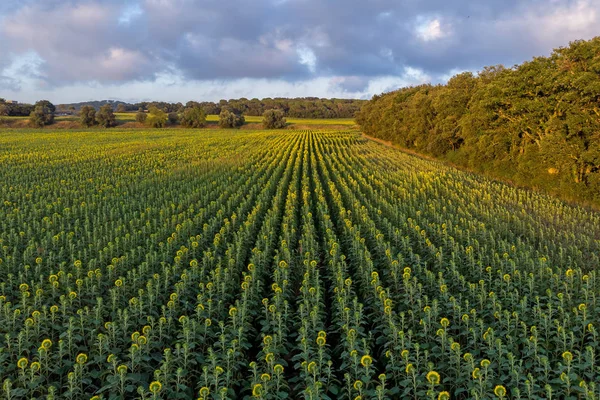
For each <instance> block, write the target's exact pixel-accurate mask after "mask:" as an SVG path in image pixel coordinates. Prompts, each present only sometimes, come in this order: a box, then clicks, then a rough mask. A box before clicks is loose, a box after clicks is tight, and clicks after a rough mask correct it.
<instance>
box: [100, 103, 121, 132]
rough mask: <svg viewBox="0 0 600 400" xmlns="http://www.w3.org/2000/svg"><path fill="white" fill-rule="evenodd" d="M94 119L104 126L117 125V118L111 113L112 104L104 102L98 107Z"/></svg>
mask: <svg viewBox="0 0 600 400" xmlns="http://www.w3.org/2000/svg"><path fill="white" fill-rule="evenodd" d="M96 120H97V121H98V125H100V126H102V127H104V128H112V127H113V126H117V118H116V117H115V114H114V113H113V109H112V105H110V104H105V105H103V106H102V107H100V110H99V111H98V113H97V114H96Z"/></svg>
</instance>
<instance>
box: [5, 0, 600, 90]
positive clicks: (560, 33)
mask: <svg viewBox="0 0 600 400" xmlns="http://www.w3.org/2000/svg"><path fill="white" fill-rule="evenodd" d="M599 22H600V0H490V1H485V2H481V1H474V0H457V1H455V2H448V1H444V0H431V1H427V2H423V1H418V0H406V1H403V2H390V1H385V0H373V1H369V2H365V1H364V0H331V1H320V0H227V1H217V0H127V1H123V0H19V1H17V0H3V1H2V2H0V71H4V70H6V68H8V66H9V65H11V63H14V62H15V60H16V59H19V57H24V59H26V58H27V57H28V56H27V55H28V54H29V55H31V54H35V55H36V57H38V58H39V59H38V61H39V62H37V64H36V68H37V72H36V75H37V77H35V78H32V77H19V76H15V75H14V73H12V72H10V71H9V72H10V74H8V75H7V73H5V72H0V76H2V78H0V85H2V86H3V87H5V88H8V87H10V88H11V89H12V90H14V91H15V92H14V93H15V94H16V95H19V93H18V90H21V91H22V94H21V96H22V97H26V96H30V97H35V96H37V95H39V93H36V92H35V91H36V90H38V91H40V90H43V91H47V92H48V93H47V94H52V93H55V94H56V96H57V97H59V96H67V94H66V92H65V91H64V90H63V88H66V87H70V88H80V89H81V90H82V92H81V96H83V93H89V90H88V89H86V88H91V89H93V90H94V91H95V92H94V93H97V95H96V96H97V97H110V94H111V93H114V92H119V93H121V91H119V90H118V88H119V87H128V88H130V89H131V90H134V92H131V93H132V94H130V95H131V96H133V97H134V98H137V97H136V96H138V95H139V98H141V97H142V96H145V95H146V93H148V91H149V90H151V89H152V85H156V86H155V87H156V88H157V89H155V95H154V97H155V98H157V99H159V98H161V96H164V97H165V98H166V97H167V94H166V93H165V92H162V91H161V90H159V89H158V88H159V87H161V86H160V85H158V83H159V82H164V79H165V78H164V77H165V76H172V77H174V78H173V79H171V81H172V84H173V85H175V86H172V87H179V88H183V87H184V86H192V87H196V88H201V86H202V85H207V86H208V87H210V88H217V87H220V88H221V89H214V90H215V93H220V95H219V96H220V97H234V96H236V95H237V94H239V93H242V92H243V93H246V95H247V97H248V96H249V97H257V96H258V93H265V95H267V96H269V93H273V95H274V94H275V93H279V94H281V93H282V92H286V93H288V92H289V93H290V95H294V93H296V94H298V95H300V94H303V93H305V90H307V89H308V88H310V90H315V91H316V93H324V94H330V95H345V96H349V95H358V96H367V95H368V93H367V92H368V91H372V92H371V94H373V93H376V92H375V91H376V90H379V89H382V90H383V89H386V88H388V87H390V88H392V89H393V88H394V87H393V85H396V84H398V85H400V84H404V83H406V82H417V81H418V82H420V81H421V80H422V79H425V78H426V79H430V80H432V81H434V82H436V81H442V80H445V79H447V76H449V74H450V72H451V71H464V70H471V71H477V70H479V69H481V68H482V67H483V66H485V65H493V64H499V63H502V64H506V65H512V64H514V63H520V62H522V61H524V60H527V59H530V58H531V57H533V56H537V55H547V54H549V53H550V52H551V50H552V48H556V47H558V46H564V45H567V44H568V41H570V40H576V39H589V38H591V37H593V36H594V35H597V34H598V33H597V26H598V24H599ZM13 69H14V68H13ZM11 71H12V70H11ZM411 71H412V72H411ZM411 73H412V74H416V75H415V76H413V77H412V78H410V79H408V77H410V74H411ZM317 83H320V84H321V83H322V84H323V85H324V86H323V87H322V88H317V87H316V86H315V85H316V84H317ZM144 85H146V86H144ZM245 85H247V86H248V88H249V89H248V90H246V86H245ZM257 85H262V86H261V87H258V86H257ZM146 87H148V88H149V89H145V88H146ZM135 90H137V91H139V94H138V95H136V92H135ZM211 90H212V89H211ZM252 91H254V92H256V93H257V94H256V95H253V94H252V93H251V92H252ZM167 93H171V92H167ZM184 93H187V92H185V91H184ZM197 93H198V97H196V98H198V99H201V97H199V96H200V95H202V96H212V94H211V93H212V92H210V91H206V90H199V91H198V92H197ZM316 93H315V95H316ZM77 95H78V94H77V93H75V94H74V95H68V97H69V98H72V97H73V96H77ZM307 95H310V93H307ZM150 97H152V96H150Z"/></svg>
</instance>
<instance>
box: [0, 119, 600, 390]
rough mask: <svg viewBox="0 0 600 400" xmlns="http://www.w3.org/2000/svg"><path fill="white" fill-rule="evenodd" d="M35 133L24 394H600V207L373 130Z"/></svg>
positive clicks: (7, 219)
mask: <svg viewBox="0 0 600 400" xmlns="http://www.w3.org/2000/svg"><path fill="white" fill-rule="evenodd" d="M24 133H25V134H22V135H15V134H14V132H13V131H0V160H2V162H0V181H1V182H2V185H0V199H1V203H0V382H2V389H1V390H2V397H3V398H6V399H12V400H20V399H33V398H35V399H48V398H55V399H91V398H93V399H94V400H96V399H98V398H104V399H138V398H139V399H195V398H200V399H244V398H251V397H252V398H257V399H285V398H288V399H302V398H307V397H308V398H313V399H325V400H327V399H340V400H347V399H356V398H357V397H358V398H362V399H385V400H395V399H434V400H435V399H448V398H451V399H496V398H498V399H519V398H520V399H549V398H553V399H569V400H571V399H598V398H600V385H599V384H598V382H600V370H599V368H598V354H600V337H599V335H598V330H597V328H599V327H600V302H599V299H598V297H597V296H598V294H599V293H600V273H599V271H598V265H599V263H600V214H598V213H595V212H591V211H588V210H586V209H584V208H581V207H575V206H569V205H567V204H565V203H562V202H561V201H559V200H557V199H554V198H551V197H548V196H545V195H541V194H538V193H535V192H531V191H524V190H521V189H517V188H515V187H512V186H508V185H505V184H501V183H498V182H493V181H490V180H487V179H484V178H482V177H481V176H478V175H475V174H471V173H464V172H461V171H457V170H456V169H453V168H451V167H449V166H447V165H445V164H443V163H440V162H435V161H428V160H423V159H421V158H417V157H414V156H410V155H407V154H405V153H403V152H400V151H397V150H394V149H392V148H389V147H386V146H382V145H379V144H377V143H374V142H373V141H369V140H366V139H364V138H362V137H361V136H360V135H359V134H358V132H335V131H328V132H312V131H289V130H286V131H281V132H277V133H274V132H273V131H227V132H224V131H223V130H206V131H203V134H201V135H199V134H198V131H197V130H186V129H180V130H176V131H174V130H171V131H169V132H164V131H151V130H147V131H146V132H144V131H131V130H119V129H115V130H112V131H111V132H105V131H99V130H90V131H87V132H86V131H83V132H81V131H78V132H70V131H62V132H61V133H60V134H56V132H54V131H49V132H48V131H37V130H31V131H28V132H24ZM94 396H96V397H94ZM359 396H360V397H359Z"/></svg>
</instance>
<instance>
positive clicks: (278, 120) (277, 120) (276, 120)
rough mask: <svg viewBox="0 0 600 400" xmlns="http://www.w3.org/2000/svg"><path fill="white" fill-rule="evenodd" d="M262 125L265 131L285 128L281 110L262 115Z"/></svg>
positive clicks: (283, 115)
mask: <svg viewBox="0 0 600 400" xmlns="http://www.w3.org/2000/svg"><path fill="white" fill-rule="evenodd" d="M262 123H263V127H264V128H265V129H282V128H285V126H286V121H285V114H284V113H283V111H281V110H267V111H265V112H264V114H263V121H262Z"/></svg>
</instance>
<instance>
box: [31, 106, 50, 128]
mask: <svg viewBox="0 0 600 400" xmlns="http://www.w3.org/2000/svg"><path fill="white" fill-rule="evenodd" d="M55 111H56V107H54V104H52V103H50V102H49V101H48V100H41V101H38V102H37V103H35V106H34V108H33V111H32V112H31V114H30V115H29V122H30V123H31V124H32V125H33V126H36V127H39V128H43V127H44V126H46V125H50V124H52V123H53V122H54V112H55Z"/></svg>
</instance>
